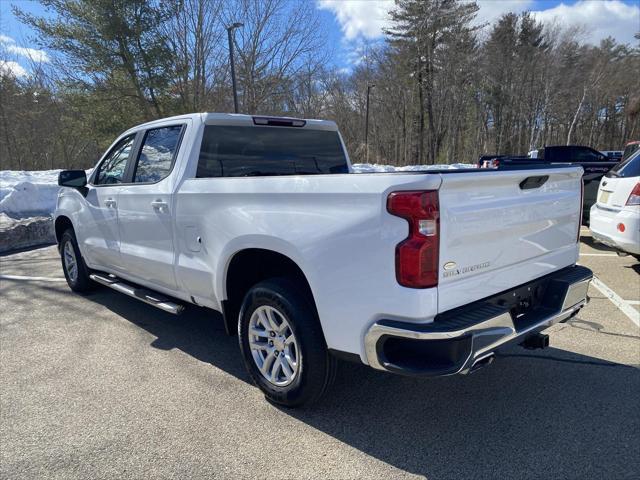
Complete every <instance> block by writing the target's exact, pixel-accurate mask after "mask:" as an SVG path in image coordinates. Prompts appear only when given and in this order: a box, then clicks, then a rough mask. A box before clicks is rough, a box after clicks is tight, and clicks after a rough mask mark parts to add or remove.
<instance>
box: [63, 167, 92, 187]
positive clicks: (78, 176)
mask: <svg viewBox="0 0 640 480" xmlns="http://www.w3.org/2000/svg"><path fill="white" fill-rule="evenodd" d="M58 185H59V186H61V187H71V188H83V187H86V186H87V174H86V172H85V171H84V170H63V171H61V172H60V173H59V174H58Z"/></svg>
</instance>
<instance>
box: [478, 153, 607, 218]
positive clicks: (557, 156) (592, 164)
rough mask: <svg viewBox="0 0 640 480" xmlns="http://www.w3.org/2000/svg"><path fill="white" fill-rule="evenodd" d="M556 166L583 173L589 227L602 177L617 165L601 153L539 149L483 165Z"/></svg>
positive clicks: (585, 211)
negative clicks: (576, 167) (574, 167)
mask: <svg viewBox="0 0 640 480" xmlns="http://www.w3.org/2000/svg"><path fill="white" fill-rule="evenodd" d="M549 163H551V164H556V163H571V164H575V165H580V166H581V167H582V168H583V169H584V176H583V181H584V197H583V210H582V212H583V217H582V222H583V223H584V224H588V223H589V213H590V209H591V206H592V205H593V204H594V203H596V197H597V194H598V184H599V182H600V179H601V178H602V176H603V175H604V174H605V173H607V172H608V171H609V170H610V169H611V168H612V167H613V166H614V165H616V164H617V163H618V161H616V160H612V159H610V158H608V157H607V156H605V155H604V154H603V153H601V152H599V151H597V150H595V149H593V148H591V147H585V146H579V145H569V146H565V145H560V146H549V147H544V148H540V149H538V150H534V151H532V152H529V155H528V156H526V157H523V156H503V157H500V158H496V159H495V160H488V161H485V162H484V168H502V169H505V168H512V167H513V166H517V167H520V168H521V167H524V166H526V165H530V166H534V165H543V164H549Z"/></svg>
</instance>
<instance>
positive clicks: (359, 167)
mask: <svg viewBox="0 0 640 480" xmlns="http://www.w3.org/2000/svg"><path fill="white" fill-rule="evenodd" d="M352 167H353V172H354V173H374V172H422V171H425V170H457V169H460V168H478V166H477V165H475V164H473V163H453V164H451V165H446V164H441V165H407V166H404V167H394V166H393V165H378V164H375V163H373V164H372V163H354V164H353V165H352Z"/></svg>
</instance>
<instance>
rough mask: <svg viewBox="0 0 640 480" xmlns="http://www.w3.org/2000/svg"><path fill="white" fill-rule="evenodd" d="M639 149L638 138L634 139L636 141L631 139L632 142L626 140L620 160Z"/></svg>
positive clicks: (639, 141) (639, 142)
mask: <svg viewBox="0 0 640 480" xmlns="http://www.w3.org/2000/svg"><path fill="white" fill-rule="evenodd" d="M639 149H640V140H636V141H633V142H628V143H627V144H626V145H625V146H624V152H623V153H622V160H626V159H627V158H629V157H630V156H631V155H633V154H634V153H635V152H637V151H638V150H639Z"/></svg>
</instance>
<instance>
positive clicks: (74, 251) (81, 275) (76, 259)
mask: <svg viewBox="0 0 640 480" xmlns="http://www.w3.org/2000/svg"><path fill="white" fill-rule="evenodd" d="M59 248H60V257H61V259H62V271H63V272H64V276H65V278H66V279H67V284H68V285H69V288H71V290H73V291H74V292H78V293H85V292H88V291H89V290H91V288H92V287H93V286H94V283H93V282H92V281H91V279H90V278H89V269H88V268H87V266H86V265H85V263H84V260H83V258H82V254H81V253H80V249H79V248H78V242H77V240H76V235H75V233H74V231H73V229H72V228H69V229H67V230H66V231H65V232H64V233H63V234H62V238H61V239H60V247H59Z"/></svg>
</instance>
